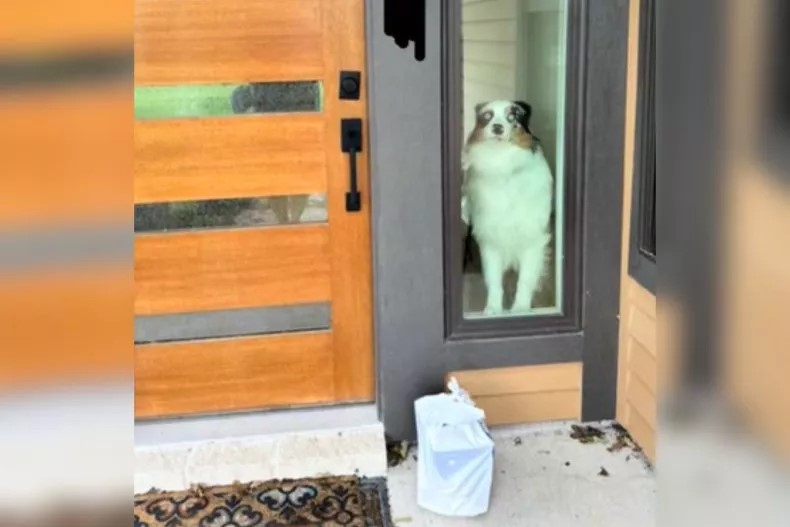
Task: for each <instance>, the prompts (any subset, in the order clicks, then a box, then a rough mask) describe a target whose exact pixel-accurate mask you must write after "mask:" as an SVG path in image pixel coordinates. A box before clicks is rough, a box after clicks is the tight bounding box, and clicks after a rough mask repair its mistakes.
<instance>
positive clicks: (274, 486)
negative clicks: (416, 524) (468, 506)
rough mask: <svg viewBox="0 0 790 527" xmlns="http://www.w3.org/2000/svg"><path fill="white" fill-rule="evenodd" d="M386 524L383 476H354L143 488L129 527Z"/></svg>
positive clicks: (346, 526) (387, 526)
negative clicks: (167, 489)
mask: <svg viewBox="0 0 790 527" xmlns="http://www.w3.org/2000/svg"><path fill="white" fill-rule="evenodd" d="M289 525H301V526H315V527H341V526H342V527H390V525H391V523H390V520H389V505H388V500H387V487H386V482H385V480H384V479H362V478H358V477H355V476H342V477H327V478H318V479H301V480H280V481H264V482H253V483H246V484H242V483H237V484H234V485H227V486H222V487H194V488H193V489H191V490H188V491H183V492H159V491H156V490H152V491H149V492H148V493H146V494H140V495H137V496H135V498H134V527H283V526H289Z"/></svg>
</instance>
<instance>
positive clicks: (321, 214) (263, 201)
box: [134, 194, 327, 232]
mask: <svg viewBox="0 0 790 527" xmlns="http://www.w3.org/2000/svg"><path fill="white" fill-rule="evenodd" d="M326 220H327V211H326V195H324V194H311V195H296V196H272V197H265V198H237V199H212V200H202V201H178V202H171V203H150V204H141V205H135V207H134V230H135V232H157V231H169V230H179V229H195V228H210V227H261V226H265V225H288V224H295V223H323V222H326Z"/></svg>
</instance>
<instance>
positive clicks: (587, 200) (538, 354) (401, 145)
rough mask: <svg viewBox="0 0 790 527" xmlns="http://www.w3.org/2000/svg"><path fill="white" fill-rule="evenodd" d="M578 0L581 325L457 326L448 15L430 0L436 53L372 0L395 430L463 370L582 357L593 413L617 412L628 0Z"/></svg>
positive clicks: (377, 269)
mask: <svg viewBox="0 0 790 527" xmlns="http://www.w3.org/2000/svg"><path fill="white" fill-rule="evenodd" d="M569 2H579V3H580V8H581V9H582V11H583V17H581V18H580V20H581V21H582V22H583V23H582V24H581V26H582V27H580V28H579V30H580V31H581V39H582V41H583V43H584V45H583V47H582V49H583V52H584V54H583V56H584V60H583V61H581V63H582V64H583V65H584V68H583V71H582V72H579V73H580V74H581V77H582V78H583V79H584V82H583V83H582V86H580V91H579V93H578V94H577V97H578V100H579V102H580V103H581V106H582V108H583V110H582V112H581V117H580V119H579V122H578V123H577V125H578V126H579V127H580V130H581V135H582V141H581V142H580V143H581V146H580V148H581V149H580V151H579V152H577V154H578V155H579V156H580V157H579V159H580V163H579V167H580V172H581V173H580V176H579V177H580V185H579V189H580V196H581V198H580V207H579V208H578V210H577V211H576V213H578V214H580V215H581V218H582V221H581V225H582V229H581V233H580V237H579V244H580V245H579V249H580V250H579V251H578V253H579V254H578V255H577V262H576V263H577V264H578V265H579V266H580V268H581V273H580V274H581V285H580V287H579V288H577V289H578V290H577V291H576V294H578V295H579V299H580V305H581V319H580V321H579V322H580V324H579V325H578V327H576V328H574V329H573V330H570V331H568V330H565V331H562V332H559V333H549V334H546V333H543V334H534V335H531V336H524V335H521V336H503V337H496V336H491V337H490V338H470V339H453V340H448V339H446V331H445V318H446V317H445V290H444V284H445V280H444V272H445V266H444V260H445V229H444V198H443V194H444V192H443V177H442V170H443V141H444V136H443V133H444V126H443V117H442V103H443V100H442V99H443V97H442V67H443V61H442V35H441V31H440V28H441V26H442V14H443V10H444V9H445V8H446V6H445V5H444V3H443V2H440V1H439V0H428V1H427V2H426V4H427V12H426V28H427V35H426V58H425V60H424V61H422V62H417V61H416V60H415V59H414V56H413V52H412V51H411V50H403V49H401V48H399V47H398V46H397V45H396V44H395V43H394V42H393V40H392V39H391V38H389V37H387V36H386V35H385V34H384V30H383V28H384V23H383V18H384V6H383V2H381V0H367V30H368V35H367V41H368V82H367V86H368V98H369V105H370V107H369V137H370V143H371V148H370V150H369V151H370V155H371V187H372V188H371V192H372V196H371V199H372V213H373V214H372V222H373V224H372V230H373V248H372V250H373V263H374V309H375V312H374V321H375V347H376V354H377V381H378V383H377V391H378V393H377V403H378V406H379V412H380V417H381V419H382V421H383V423H384V426H385V430H386V431H387V433H388V435H390V436H391V437H393V438H404V439H411V438H414V437H415V428H414V419H413V402H414V400H415V399H416V398H418V397H420V396H422V395H425V394H427V393H432V392H437V391H440V390H442V388H443V386H442V384H443V380H444V376H445V374H446V373H447V372H448V371H453V370H457V369H481V368H493V367H505V366H518V365H533V364H545V363H558V362H568V361H579V360H581V361H583V387H582V394H583V397H582V399H583V401H582V417H583V419H585V420H594V419H604V418H612V417H614V414H615V401H616V378H617V336H618V320H617V314H618V308H619V285H620V246H621V240H620V238H621V205H622V173H623V138H624V123H625V84H626V58H627V40H628V39H627V35H628V0H612V1H609V2H593V1H588V0H569Z"/></svg>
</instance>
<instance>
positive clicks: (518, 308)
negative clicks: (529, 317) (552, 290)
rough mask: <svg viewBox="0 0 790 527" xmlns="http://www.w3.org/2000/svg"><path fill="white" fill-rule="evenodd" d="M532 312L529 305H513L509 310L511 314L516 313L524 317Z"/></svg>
mask: <svg viewBox="0 0 790 527" xmlns="http://www.w3.org/2000/svg"><path fill="white" fill-rule="evenodd" d="M530 311H532V305H531V304H530V303H527V304H525V303H515V302H514V303H513V307H512V308H511V309H510V312H511V313H514V314H515V313H517V314H521V315H525V314H527V313H529V312H530Z"/></svg>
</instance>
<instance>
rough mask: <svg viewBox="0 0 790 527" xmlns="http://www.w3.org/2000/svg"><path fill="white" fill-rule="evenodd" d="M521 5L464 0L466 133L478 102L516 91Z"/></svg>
mask: <svg viewBox="0 0 790 527" xmlns="http://www.w3.org/2000/svg"><path fill="white" fill-rule="evenodd" d="M520 6H521V0H464V6H463V10H462V12H463V21H462V25H461V31H462V35H463V86H464V108H463V112H464V137H466V135H468V134H469V133H470V132H471V131H472V128H474V122H475V117H474V116H475V111H474V108H475V105H476V104H478V103H480V102H485V101H491V100H494V99H510V98H512V97H513V94H514V93H516V76H517V72H518V68H517V64H516V53H517V51H518V42H519V41H518V13H519V7H520Z"/></svg>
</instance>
